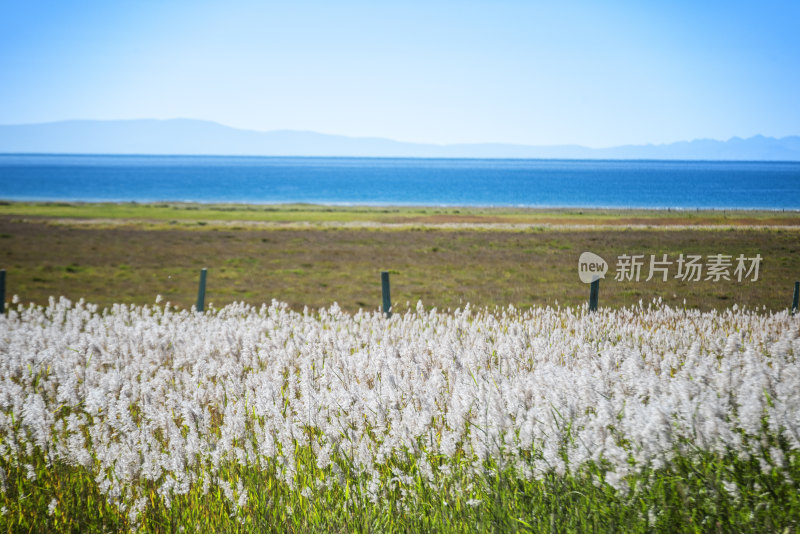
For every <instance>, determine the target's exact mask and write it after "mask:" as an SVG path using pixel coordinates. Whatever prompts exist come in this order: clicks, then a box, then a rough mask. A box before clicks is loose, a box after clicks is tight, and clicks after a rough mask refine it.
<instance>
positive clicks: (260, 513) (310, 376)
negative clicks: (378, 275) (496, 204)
mask: <svg viewBox="0 0 800 534" xmlns="http://www.w3.org/2000/svg"><path fill="white" fill-rule="evenodd" d="M0 352H2V357H1V358H0V367H2V373H0V376H1V377H2V378H0V436H2V440H1V441H0V529H2V530H4V531H10V532H43V531H58V532H65V531H72V532H90V531H93V532H117V531H120V532H121V531H131V530H133V531H147V532H180V531H187V532H201V531H202V532H208V531H215V532H269V531H272V532H287V531H288V532H308V531H333V532H351V531H364V532H366V531H375V532H392V531H395V532H411V531H413V532H420V531H426V532H427V531H454V532H473V531H497V532H508V531H523V532H527V531H532V532H553V531H556V532H566V531H570V532H587V531H590V532H591V531H626V532H647V531H664V532H696V531H710V532H717V531H720V532H787V531H788V532H792V531H795V530H796V529H797V526H798V522H799V521H800V493H799V492H798V482H800V454H799V453H798V448H799V447H800V417H799V416H798V414H800V388H798V384H800V360H798V354H799V353H800V316H794V317H793V316H791V315H790V314H789V313H788V312H786V311H784V312H778V313H767V312H763V311H756V310H744V309H737V308H731V309H726V310H724V311H719V312H717V311H712V312H700V311H696V310H686V309H682V308H673V307H670V306H667V305H664V304H663V303H659V302H655V303H652V304H649V305H646V306H635V307H631V308H626V309H620V310H611V309H601V310H600V311H599V312H596V313H587V310H586V307H585V306H584V307H582V308H566V309H564V308H551V307H534V308H532V309H530V310H527V311H519V310H516V309H514V308H506V309H503V310H499V309H495V310H491V311H489V310H472V309H470V308H469V307H465V308H464V309H460V310H453V311H451V312H439V311H435V310H425V309H424V308H423V307H422V306H421V305H420V306H419V307H418V309H415V310H409V311H406V312H404V313H396V314H394V315H393V316H392V317H391V318H388V319H387V318H386V317H385V316H384V315H382V314H380V313H377V312H369V313H368V312H359V313H355V314H349V313H345V312H343V311H342V310H341V309H340V308H338V306H332V307H330V308H327V309H321V310H318V311H314V312H306V313H299V312H295V311H292V310H290V309H288V307H287V306H286V305H285V304H280V303H278V302H273V303H272V304H271V305H270V306H267V305H264V306H262V307H260V308H255V307H251V306H248V305H244V304H234V305H229V306H226V307H224V308H222V309H215V308H212V309H210V310H208V311H207V312H206V313H198V312H195V311H189V310H182V311H173V309H172V308H171V307H169V306H166V305H165V303H163V302H162V303H154V304H153V305H146V306H135V305H115V306H112V307H110V308H106V309H104V310H99V309H98V308H97V307H96V306H94V305H89V304H85V303H83V302H78V303H72V302H70V301H68V300H66V299H60V300H55V299H53V300H52V301H51V302H50V303H49V304H48V305H47V306H45V307H42V306H34V305H27V306H26V305H22V304H18V305H13V306H12V309H10V310H9V311H8V312H7V315H5V316H3V317H1V318H0Z"/></svg>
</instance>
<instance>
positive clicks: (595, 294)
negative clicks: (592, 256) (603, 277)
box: [589, 280, 600, 312]
mask: <svg viewBox="0 0 800 534" xmlns="http://www.w3.org/2000/svg"><path fill="white" fill-rule="evenodd" d="M599 296H600V280H595V281H594V282H592V286H591V289H590V290H589V311H590V312H596V311H597V300H598V298H599Z"/></svg>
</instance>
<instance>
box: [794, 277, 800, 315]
mask: <svg viewBox="0 0 800 534" xmlns="http://www.w3.org/2000/svg"><path fill="white" fill-rule="evenodd" d="M798 303H800V282H797V281H796V282H795V283H794V297H793V298H792V315H794V314H795V313H797V305H798Z"/></svg>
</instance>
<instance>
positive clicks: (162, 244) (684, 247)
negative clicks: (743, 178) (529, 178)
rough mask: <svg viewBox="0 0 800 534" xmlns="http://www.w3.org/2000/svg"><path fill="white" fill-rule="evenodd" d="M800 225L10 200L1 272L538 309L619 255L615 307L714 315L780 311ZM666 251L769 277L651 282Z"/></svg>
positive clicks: (188, 299) (69, 280) (61, 280)
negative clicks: (624, 265) (746, 261)
mask: <svg viewBox="0 0 800 534" xmlns="http://www.w3.org/2000/svg"><path fill="white" fill-rule="evenodd" d="M508 225H515V226H508ZM798 231H800V214H798V213H797V212H792V213H779V212H749V211H748V212H741V211H739V212H722V211H705V212H704V211H700V212H686V211H678V212H675V211H644V210H636V211H624V210H623V211H611V210H582V211H581V210H567V209H563V210H556V209H552V210H525V209H516V210H514V209H490V208H486V209H479V208H468V209H463V208H462V209H459V208H411V207H406V208H366V207H357V208H356V207H342V208H339V207H324V206H241V205H236V206H213V205H190V204H154V205H139V204H66V203H4V204H2V205H0V244H2V247H0V256H2V262H0V263H1V265H0V267H2V268H5V269H6V270H7V273H8V274H7V276H8V282H7V285H8V289H7V294H8V298H9V299H10V296H11V295H14V294H16V295H18V296H19V298H20V300H22V301H23V302H29V301H31V302H36V303H40V304H41V303H46V302H47V299H48V297H50V296H60V295H64V296H66V297H68V298H70V299H73V300H77V299H79V298H84V299H86V300H87V301H89V302H94V303H97V304H100V305H101V306H106V305H110V304H112V303H114V302H125V303H139V304H142V303H151V302H153V301H154V300H155V297H156V295H159V294H160V295H162V296H163V297H164V299H166V300H168V301H170V302H171V303H173V304H174V305H176V306H179V307H188V306H191V305H192V304H193V303H194V301H195V298H196V291H197V278H198V272H199V270H200V269H201V268H202V267H207V268H208V269H209V274H208V292H207V298H206V302H209V301H210V302H213V303H214V305H216V306H222V305H225V304H227V303H230V302H233V301H246V302H249V303H254V304H260V303H263V302H270V301H271V300H272V299H277V300H280V301H284V302H287V303H288V304H289V305H290V306H291V307H292V308H294V309H302V308H303V307H304V306H308V307H309V308H312V309H313V308H319V307H327V306H330V305H331V304H332V303H333V302H338V303H339V305H340V306H341V307H342V308H344V309H345V310H348V311H356V310H358V309H359V308H363V309H375V308H377V307H378V306H379V305H380V279H379V276H380V274H379V273H380V271H382V270H388V271H390V272H391V273H392V277H391V280H392V297H393V302H394V304H395V307H396V308H397V309H401V310H402V309H404V308H405V307H406V303H409V304H410V305H411V306H415V305H416V302H417V301H418V300H422V302H423V304H424V305H425V306H426V307H434V306H435V307H438V308H440V309H446V308H456V307H463V306H464V305H465V304H466V303H468V302H469V303H471V304H472V306H473V307H484V306H488V307H494V306H501V307H504V306H507V305H509V304H513V305H514V306H516V307H521V308H526V307H530V306H534V305H551V306H552V305H555V304H556V303H558V304H559V305H562V306H563V305H580V304H583V303H584V302H585V301H586V300H587V297H588V293H589V290H588V286H586V285H584V284H582V283H581V282H580V281H579V280H578V276H577V261H578V257H579V255H580V254H581V252H583V251H592V252H594V253H596V254H599V255H600V256H602V257H603V258H605V259H606V261H608V263H609V274H608V277H607V279H606V280H605V281H603V282H601V289H600V305H601V306H612V307H619V306H627V305H631V304H635V303H638V302H639V300H643V301H645V302H648V301H650V300H651V299H653V298H658V297H661V298H662V299H663V300H664V301H665V302H667V303H668V304H670V305H677V306H683V305H684V300H685V302H686V304H685V305H686V306H687V307H690V308H700V309H704V310H707V309H714V308H723V307H729V306H732V305H733V304H738V305H739V306H748V307H756V306H757V307H759V308H760V307H762V306H766V307H767V309H770V310H779V309H785V308H786V307H788V306H789V305H790V303H791V297H792V288H793V283H794V280H796V279H798V278H800V256H798V250H799V249H800V245H798V243H800V241H798V237H800V234H798ZM623 254H629V255H630V254H643V255H645V265H644V267H643V269H642V276H641V278H640V281H638V282H635V281H629V282H618V281H615V280H614V271H615V267H616V262H617V258H618V257H619V256H621V255H623ZM651 254H654V255H656V257H657V259H661V256H662V255H663V254H667V255H668V259H669V260H670V261H673V262H674V261H676V260H677V259H678V257H679V255H680V254H684V255H689V254H693V255H701V256H702V257H703V258H704V259H705V258H707V257H708V256H711V255H714V254H726V255H730V256H732V259H733V262H734V265H733V266H732V268H731V269H730V271H731V274H732V272H733V268H734V267H735V258H736V257H738V255H739V254H744V255H745V256H746V257H753V256H755V255H756V254H760V255H761V257H762V258H763V260H762V263H761V267H760V272H759V278H758V280H756V281H752V280H749V279H748V280H743V281H742V282H738V281H736V280H735V278H733V277H732V280H730V281H726V280H720V281H718V282H714V281H705V280H702V281H699V282H690V281H683V280H680V279H675V277H674V275H675V274H676V273H677V266H676V265H674V264H673V265H672V267H671V271H670V276H669V279H668V281H666V282H664V281H662V280H661V278H660V277H658V276H656V277H654V279H652V280H650V281H645V279H646V278H647V277H648V274H649V273H648V270H649V255H651ZM703 278H705V273H704V274H703ZM751 278H752V277H751Z"/></svg>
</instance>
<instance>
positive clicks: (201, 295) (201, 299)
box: [197, 267, 208, 312]
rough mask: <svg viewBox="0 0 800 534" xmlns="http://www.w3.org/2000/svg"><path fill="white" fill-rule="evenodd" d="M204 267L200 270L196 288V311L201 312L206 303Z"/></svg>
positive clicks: (205, 270)
mask: <svg viewBox="0 0 800 534" xmlns="http://www.w3.org/2000/svg"><path fill="white" fill-rule="evenodd" d="M207 271H208V269H206V268H205V267H204V268H203V269H202V270H201V271H200V287H199V288H198V289H197V311H199V312H202V311H203V309H204V308H205V304H206V272H207Z"/></svg>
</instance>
